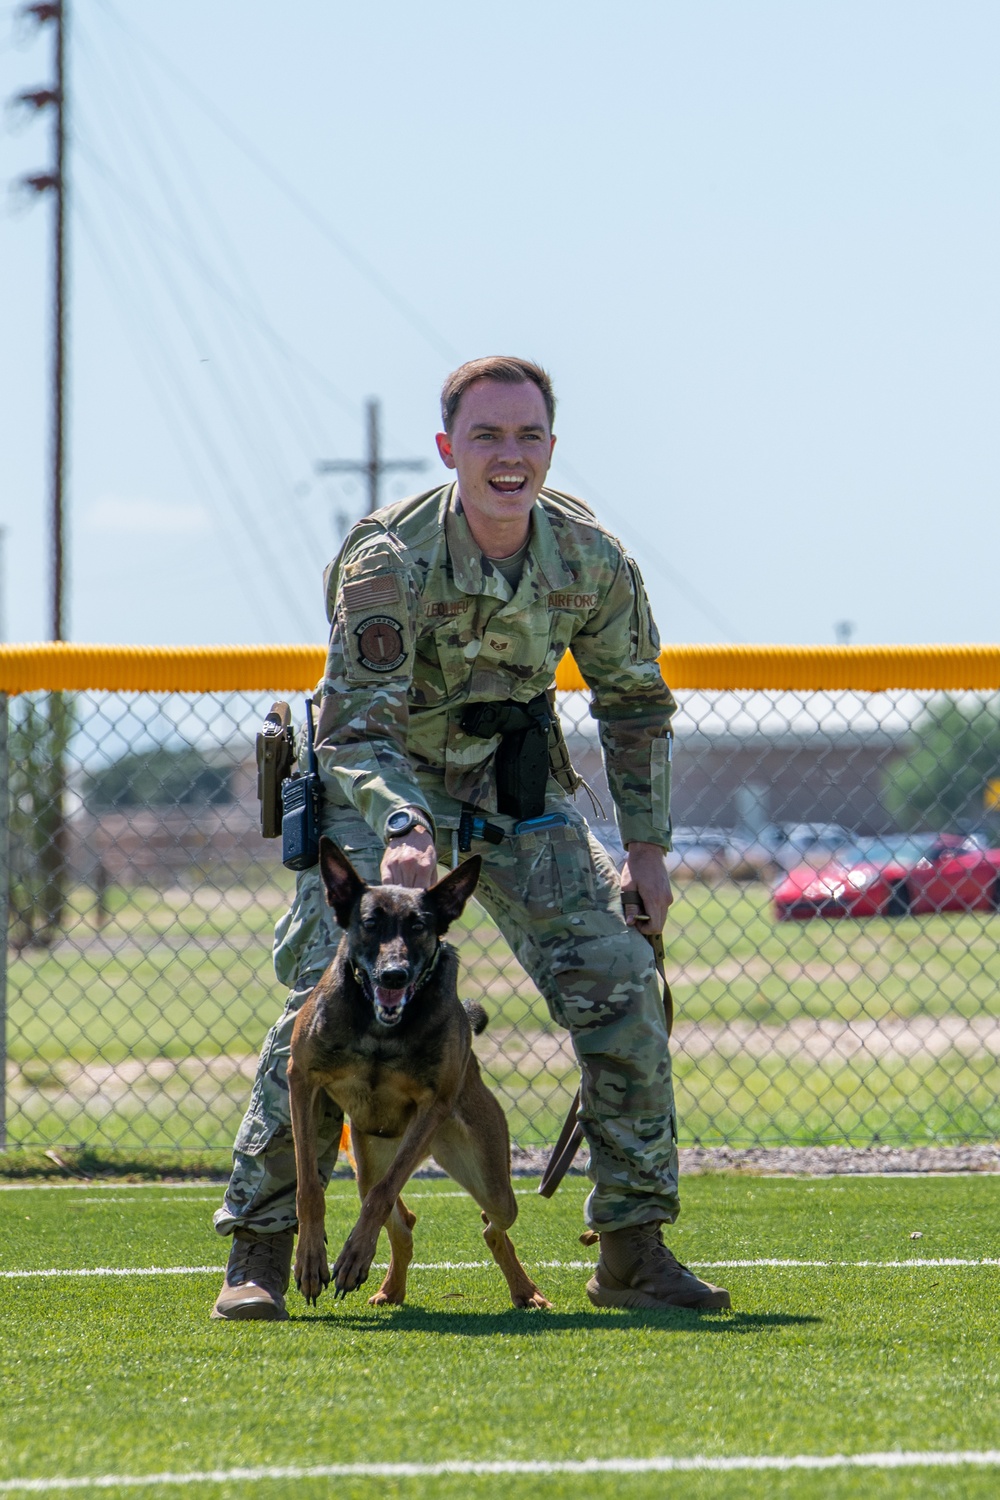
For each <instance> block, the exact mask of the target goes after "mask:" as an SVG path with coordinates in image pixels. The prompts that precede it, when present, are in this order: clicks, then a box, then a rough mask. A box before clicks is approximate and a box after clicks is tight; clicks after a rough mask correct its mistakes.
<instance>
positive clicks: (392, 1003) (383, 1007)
mask: <svg viewBox="0 0 1000 1500" xmlns="http://www.w3.org/2000/svg"><path fill="white" fill-rule="evenodd" d="M413 988H414V987H413V985H412V984H408V985H407V986H406V987H405V989H401V990H390V989H388V988H387V987H386V986H385V985H384V984H376V985H374V986H373V993H374V1001H375V1019H376V1020H377V1021H379V1022H381V1024H382V1025H383V1026H397V1025H398V1024H399V1022H400V1020H401V1019H402V1015H403V1009H404V1007H405V1005H406V1002H407V1001H408V1000H409V999H410V997H411V995H412V994H413Z"/></svg>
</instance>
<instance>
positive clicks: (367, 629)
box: [354, 615, 406, 672]
mask: <svg viewBox="0 0 1000 1500" xmlns="http://www.w3.org/2000/svg"><path fill="white" fill-rule="evenodd" d="M354 634H355V635H356V636H357V638H358V660H359V661H360V662H361V665H362V666H363V667H367V668H368V670H369V672H393V671H395V669H396V668H397V667H398V666H399V665H400V663H401V662H404V661H405V660H406V652H405V650H404V649H403V627H402V625H401V624H400V622H399V621H398V620H394V619H393V618H392V617H391V615H370V616H369V617H368V619H367V620H362V621H361V624H360V625H358V626H357V627H356V628H355V631H354Z"/></svg>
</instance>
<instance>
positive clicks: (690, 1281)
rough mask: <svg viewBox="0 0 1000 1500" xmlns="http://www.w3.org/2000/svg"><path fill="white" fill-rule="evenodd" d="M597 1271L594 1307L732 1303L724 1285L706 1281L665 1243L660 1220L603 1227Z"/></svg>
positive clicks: (590, 1288)
mask: <svg viewBox="0 0 1000 1500" xmlns="http://www.w3.org/2000/svg"><path fill="white" fill-rule="evenodd" d="M600 1238H601V1256H600V1259H599V1260H598V1262H597V1271H596V1273H595V1274H594V1275H593V1276H592V1277H591V1278H590V1280H589V1281H588V1282H587V1296H588V1297H589V1298H590V1300H591V1302H592V1303H593V1304H594V1306H595V1307H648V1308H654V1309H655V1308H664V1307H692V1308H699V1309H703V1310H706V1311H707V1310H712V1311H720V1310H722V1309H725V1308H728V1307H730V1306H732V1304H731V1302H730V1299H729V1293H728V1292H727V1291H726V1290H725V1289H724V1288H723V1287H721V1286H712V1284H711V1282H708V1281H701V1280H699V1278H698V1277H697V1276H696V1275H695V1274H694V1272H693V1271H689V1270H688V1268H687V1266H682V1265H681V1263H680V1261H679V1260H677V1259H676V1257H675V1256H673V1255H672V1254H671V1253H670V1251H669V1250H668V1249H667V1247H666V1245H664V1243H663V1234H662V1232H661V1229H660V1225H659V1224H636V1225H634V1226H632V1227H631V1228H629V1229H612V1230H604V1231H603V1232H602V1234H601V1237H600Z"/></svg>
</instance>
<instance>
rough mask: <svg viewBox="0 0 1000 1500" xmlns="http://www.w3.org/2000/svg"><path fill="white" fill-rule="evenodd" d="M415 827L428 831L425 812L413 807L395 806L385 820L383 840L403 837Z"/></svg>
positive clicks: (387, 840)
mask: <svg viewBox="0 0 1000 1500" xmlns="http://www.w3.org/2000/svg"><path fill="white" fill-rule="evenodd" d="M415 828H422V829H423V831H424V832H425V833H430V829H429V828H428V826H427V819H426V816H425V814H424V813H422V812H421V811H420V810H419V809H418V808H415V807H400V808H397V809H396V811H395V812H391V813H390V814H389V816H388V817H387V818H386V820H385V841H386V843H388V842H389V840H390V839H401V838H405V837H406V835H407V834H408V833H412V832H413V830H414V829H415Z"/></svg>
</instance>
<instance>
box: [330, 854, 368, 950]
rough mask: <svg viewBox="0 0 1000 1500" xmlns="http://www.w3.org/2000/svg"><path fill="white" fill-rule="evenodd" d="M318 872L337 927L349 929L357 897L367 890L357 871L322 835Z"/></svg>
mask: <svg viewBox="0 0 1000 1500" xmlns="http://www.w3.org/2000/svg"><path fill="white" fill-rule="evenodd" d="M319 870H320V874H321V875H322V877H323V885H324V886H325V888H326V902H327V905H328V906H332V907H333V914H334V916H335V917H336V918H337V925H338V926H339V927H349V926H350V923H351V912H352V911H353V910H354V907H355V904H356V903H357V900H358V897H359V896H361V894H362V893H363V892H364V891H366V890H367V889H368V887H367V886H366V885H365V882H364V881H363V880H362V879H361V876H360V875H359V874H358V872H357V870H356V869H355V868H354V866H353V865H352V864H351V861H350V860H349V859H348V857H347V855H346V854H345V853H344V851H343V849H341V848H340V847H339V846H338V845H337V844H335V843H334V842H333V839H328V838H327V836H326V834H325V833H324V834H323V836H322V837H321V839H320V841H319Z"/></svg>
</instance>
